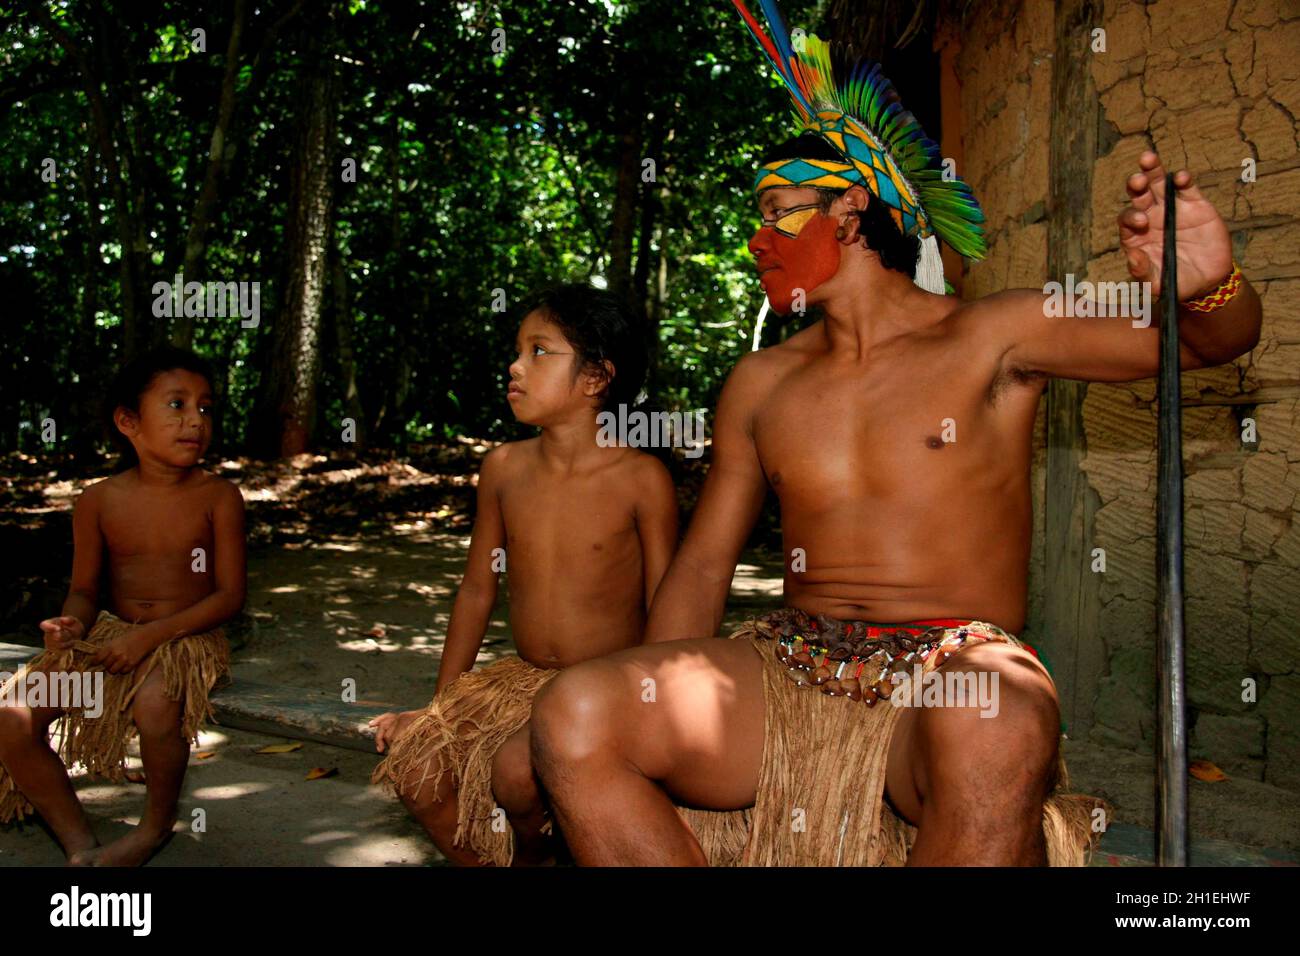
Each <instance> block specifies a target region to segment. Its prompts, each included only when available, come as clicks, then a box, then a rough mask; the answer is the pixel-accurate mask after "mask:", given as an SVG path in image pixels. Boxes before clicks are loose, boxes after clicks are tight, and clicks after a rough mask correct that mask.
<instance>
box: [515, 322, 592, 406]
mask: <svg viewBox="0 0 1300 956" xmlns="http://www.w3.org/2000/svg"><path fill="white" fill-rule="evenodd" d="M515 353H516V355H517V356H518V357H517V358H516V359H515V360H514V361H513V362H511V363H510V388H509V390H508V391H507V392H506V399H507V400H508V401H509V402H510V408H511V410H512V411H513V412H514V413H515V418H516V419H518V420H519V421H521V422H523V423H524V424H525V425H545V424H548V423H550V422H551V421H554V420H556V418H557V416H558V415H562V414H564V413H568V412H570V411H573V410H575V409H580V408H583V407H586V406H589V405H590V401H589V399H591V398H592V397H594V396H595V395H596V394H598V392H599V389H600V382H599V381H598V380H597V378H596V376H594V375H591V374H588V373H582V374H579V375H577V376H576V377H575V375H574V370H575V369H576V368H577V363H578V356H577V355H576V354H575V353H574V349H573V346H572V345H570V344H569V342H568V340H566V339H565V337H564V334H563V333H562V332H561V331H560V329H559V328H558V327H557V326H556V325H555V324H554V323H553V322H551V321H550V320H549V319H547V318H546V316H545V314H544V313H542V312H539V311H533V312H529V313H528V314H527V315H526V316H524V321H523V322H521V323H520V325H519V333H518V334H517V335H516V336H515Z"/></svg>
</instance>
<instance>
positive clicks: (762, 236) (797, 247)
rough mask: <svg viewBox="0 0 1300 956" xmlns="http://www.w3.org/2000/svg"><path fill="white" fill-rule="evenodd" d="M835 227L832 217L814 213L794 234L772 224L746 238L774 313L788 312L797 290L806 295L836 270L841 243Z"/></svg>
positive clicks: (838, 265)
mask: <svg viewBox="0 0 1300 956" xmlns="http://www.w3.org/2000/svg"><path fill="white" fill-rule="evenodd" d="M778 225H780V221H779V220H778ZM835 229H836V223H835V220H834V219H832V218H831V217H830V216H825V215H821V214H815V215H813V216H812V217H811V218H810V219H808V221H807V222H805V223H804V224H803V227H802V229H800V231H799V233H798V234H797V235H795V236H793V237H792V236H788V235H785V234H784V233H782V232H780V231H778V230H777V229H776V228H774V227H773V226H763V227H762V228H761V229H759V230H758V232H756V233H755V234H754V238H753V239H751V240H749V251H750V252H752V253H753V254H754V256H755V257H756V262H755V264H756V265H757V266H758V274H759V282H761V283H762V285H763V291H764V292H766V293H767V299H768V301H769V302H770V303H772V308H773V309H775V310H776V311H777V312H779V313H781V314H783V315H785V314H789V313H790V311H791V308H792V306H793V305H794V300H795V295H796V290H798V289H802V290H803V292H804V296H805V298H806V297H807V295H808V293H810V292H812V290H813V289H815V288H817V287H818V286H819V285H821V284H822V283H823V282H825V281H826V280H827V279H829V278H831V277H832V276H834V275H835V273H836V272H838V271H839V268H840V243H839V240H837V239H836V238H835Z"/></svg>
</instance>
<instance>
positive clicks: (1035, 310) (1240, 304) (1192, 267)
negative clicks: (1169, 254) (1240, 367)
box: [980, 152, 1262, 382]
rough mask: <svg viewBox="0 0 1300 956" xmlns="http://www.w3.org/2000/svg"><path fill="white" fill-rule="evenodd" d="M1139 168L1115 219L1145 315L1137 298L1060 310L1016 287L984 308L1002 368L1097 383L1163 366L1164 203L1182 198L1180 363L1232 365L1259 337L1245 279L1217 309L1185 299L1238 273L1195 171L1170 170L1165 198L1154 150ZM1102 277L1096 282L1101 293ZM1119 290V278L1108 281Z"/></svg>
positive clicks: (1145, 374)
mask: <svg viewBox="0 0 1300 956" xmlns="http://www.w3.org/2000/svg"><path fill="white" fill-rule="evenodd" d="M1138 162H1139V167H1140V169H1141V171H1140V172H1137V173H1134V174H1133V175H1132V176H1130V177H1129V178H1128V182H1127V187H1128V193H1129V200H1130V204H1129V206H1128V208H1127V209H1125V210H1124V212H1123V213H1122V214H1121V215H1120V217H1119V235H1120V245H1121V247H1122V248H1123V249H1124V252H1125V256H1126V259H1127V261H1128V268H1129V273H1130V274H1131V276H1132V278H1133V279H1134V280H1136V282H1137V283H1149V284H1150V285H1149V286H1148V288H1149V289H1150V297H1149V299H1145V301H1144V303H1143V304H1144V305H1145V307H1146V309H1147V310H1148V311H1146V313H1145V314H1144V315H1137V314H1136V313H1137V310H1136V308H1135V305H1136V303H1134V302H1133V301H1132V300H1133V298H1134V297H1133V296H1131V295H1128V296H1126V297H1125V299H1126V305H1127V308H1124V309H1122V310H1120V311H1121V314H1118V315H1116V314H1114V311H1113V310H1110V314H1107V310H1104V309H1103V308H1101V306H1102V305H1104V303H1101V302H1091V303H1089V304H1088V306H1087V308H1082V309H1081V308H1079V307H1078V305H1077V304H1073V305H1072V306H1071V308H1070V313H1069V314H1065V315H1062V314H1061V313H1060V308H1059V303H1058V304H1054V303H1053V302H1052V299H1053V296H1050V295H1048V294H1047V293H1046V292H1042V293H1040V292H1037V291H1030V290H1014V291H1010V292H1006V293H1002V294H1001V295H997V296H991V297H989V298H988V299H986V300H982V301H981V310H980V311H981V312H982V313H984V314H985V317H986V318H987V319H988V320H990V321H991V322H993V323H996V324H998V325H999V327H1000V329H1001V334H1002V338H1003V341H1005V342H1006V343H1007V346H1006V351H1005V352H1004V354H1003V362H1002V364H1003V367H1004V368H1005V369H1007V370H1008V371H1015V372H1019V373H1022V374H1023V373H1030V374H1041V375H1050V376H1055V377H1058V378H1073V379H1082V380H1085V381H1092V382H1126V381H1132V380H1134V379H1140V378H1150V377H1152V376H1154V375H1155V374H1156V371H1157V369H1158V367H1159V360H1158V356H1159V350H1160V330H1159V328H1158V326H1157V324H1156V323H1154V322H1152V321H1151V320H1152V318H1153V317H1155V312H1156V309H1155V304H1156V297H1157V296H1158V295H1159V294H1160V289H1161V275H1160V267H1161V261H1162V252H1163V249H1164V205H1165V203H1167V202H1173V201H1176V202H1177V203H1178V219H1177V229H1178V232H1177V236H1178V286H1179V287H1178V291H1177V295H1178V301H1179V302H1180V303H1184V305H1182V306H1180V308H1179V314H1178V337H1179V353H1180V355H1179V365H1180V367H1181V368H1182V369H1183V370H1184V371H1186V370H1188V369H1196V368H1205V367H1208V366H1212V365H1222V364H1224V363H1225V362H1230V361H1232V360H1233V359H1234V358H1236V357H1237V356H1238V355H1242V354H1244V353H1245V352H1248V351H1249V350H1250V349H1252V348H1254V347H1255V345H1256V343H1258V341H1259V332H1260V324H1261V321H1262V310H1261V307H1260V301H1259V296H1258V295H1257V294H1256V293H1255V290H1254V289H1253V288H1251V286H1250V283H1249V282H1247V281H1246V280H1245V279H1244V278H1242V279H1241V280H1240V282H1239V285H1238V287H1237V288H1236V291H1235V293H1232V294H1231V295H1230V296H1228V295H1226V294H1223V295H1221V296H1220V298H1221V299H1226V302H1225V303H1224V304H1222V305H1221V306H1219V307H1217V308H1214V309H1213V310H1212V311H1208V312H1201V311H1193V310H1192V309H1189V308H1187V307H1186V305H1185V303H1186V302H1187V301H1188V300H1194V299H1200V298H1201V297H1203V296H1205V295H1207V294H1208V293H1210V292H1212V291H1214V290H1215V289H1216V287H1218V286H1219V285H1220V283H1222V282H1224V280H1225V279H1227V278H1228V277H1229V276H1230V275H1231V274H1232V270H1233V264H1232V243H1231V240H1230V239H1229V236H1228V229H1227V226H1225V225H1224V222H1223V219H1222V218H1221V217H1220V216H1219V213H1218V211H1217V210H1215V208H1214V206H1213V205H1212V204H1211V203H1210V202H1209V201H1208V200H1206V199H1205V198H1204V197H1203V196H1202V195H1201V193H1200V191H1199V190H1198V189H1197V188H1196V185H1195V184H1194V183H1193V182H1192V176H1191V173H1189V172H1187V171H1186V170H1179V171H1178V173H1177V174H1175V176H1174V186H1175V191H1176V193H1177V198H1176V200H1175V198H1174V197H1172V196H1166V195H1165V171H1164V169H1163V168H1162V167H1161V166H1160V159H1159V157H1157V156H1156V154H1155V153H1152V152H1147V153H1144V154H1143V155H1142V157H1141V158H1140V159H1139V161H1138ZM1102 285H1103V284H1102V283H1099V284H1098V286H1097V288H1098V290H1100V289H1101V287H1102ZM1105 285H1107V287H1114V286H1116V285H1118V283H1106V284H1105Z"/></svg>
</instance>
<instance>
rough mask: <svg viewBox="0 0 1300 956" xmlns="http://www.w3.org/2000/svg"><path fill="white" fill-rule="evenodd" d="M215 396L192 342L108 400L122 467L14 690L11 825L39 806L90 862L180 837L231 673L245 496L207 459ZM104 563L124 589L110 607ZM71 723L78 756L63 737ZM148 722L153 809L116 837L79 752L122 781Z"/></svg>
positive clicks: (78, 519) (112, 592) (133, 861)
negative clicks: (96, 825)
mask: <svg viewBox="0 0 1300 956" xmlns="http://www.w3.org/2000/svg"><path fill="white" fill-rule="evenodd" d="M212 403H213V396H212V375H211V373H210V371H209V370H208V367H207V364H206V363H205V362H204V361H203V360H202V359H200V358H199V357H198V356H197V355H195V354H194V353H192V352H187V351H184V350H182V349H174V348H162V349H157V350H155V351H152V352H149V353H148V354H145V355H143V356H141V357H140V358H138V359H136V360H135V361H133V362H131V363H129V364H128V365H127V366H126V367H125V368H124V369H122V371H121V372H120V373H119V375H118V376H117V379H116V381H115V383H114V387H113V391H112V393H111V394H110V396H109V403H108V409H109V413H110V415H111V418H112V428H113V434H114V438H115V439H117V440H118V442H119V444H120V445H121V446H122V462H121V466H122V470H120V471H119V472H118V473H117V474H115V475H114V476H113V477H111V478H108V479H105V480H104V481H100V482H96V483H95V484H93V485H91V486H90V487H88V488H87V489H86V490H85V491H84V492H83V493H82V495H81V497H80V498H79V499H78V500H77V504H76V507H75V508H74V510H73V514H72V537H73V556H72V583H71V586H70V587H69V589H68V596H67V599H66V600H65V601H64V602H63V613H62V616H60V617H55V618H50V619H49V620H46V621H42V622H41V630H42V631H44V636H45V651H44V652H43V653H41V654H39V655H37V657H35V658H34V659H33V660H32V661H31V662H30V663H28V664H27V665H25V666H24V667H23V668H21V669H20V670H19V672H18V673H17V674H15V675H14V676H13V678H12V679H11V680H10V681H9V682H7V684H6V686H5V687H4V688H3V690H2V691H0V702H3V703H4V706H0V822H9V821H11V820H13V819H15V818H18V819H21V818H22V817H23V816H24V815H25V814H27V813H31V812H32V811H33V809H34V810H35V811H36V812H37V813H39V814H40V816H41V817H42V818H43V819H44V820H45V822H46V823H47V824H48V825H49V827H50V828H51V829H52V830H53V831H54V835H55V837H57V838H58V840H59V842H60V843H61V844H62V846H63V850H64V852H65V853H66V854H67V856H68V862H69V863H71V864H74V865H77V864H88V865H100V866H137V865H139V864H142V863H144V862H145V861H146V860H147V859H148V858H149V857H150V856H151V855H152V854H153V853H154V851H155V850H157V849H158V848H159V847H160V846H161V844H162V843H163V841H165V840H166V839H167V838H168V836H170V834H171V832H172V826H173V824H174V823H175V821H176V807H177V800H178V799H179V796H180V790H181V783H182V781H183V780H184V777H185V768H186V765H187V763H188V761H189V754H190V741H191V740H195V739H197V733H198V726H199V723H200V722H201V721H202V720H203V719H205V718H207V717H210V716H211V708H210V706H209V703H208V693H209V691H211V690H212V688H213V686H214V685H215V684H216V683H217V681H218V680H219V679H221V678H223V677H225V676H226V674H227V666H228V663H229V658H230V651H229V647H228V645H227V644H226V639H225V637H224V636H223V634H222V632H221V631H220V629H219V626H220V625H221V624H222V623H224V622H225V621H228V620H230V619H231V618H232V617H234V616H235V615H236V614H238V613H239V611H240V609H241V608H242V607H243V606H244V591H245V566H244V503H243V499H242V498H241V497H240V494H239V491H238V489H236V488H235V486H234V485H232V484H231V483H230V482H228V481H224V480H223V479H220V478H217V477H215V476H214V475H211V474H208V473H207V472H205V471H203V470H202V469H201V468H199V466H198V463H199V461H200V459H202V457H203V454H204V452H205V451H206V450H207V448H208V444H209V442H210V441H211V439H212ZM101 572H106V577H107V582H108V595H107V600H106V601H105V602H104V605H103V608H102V609H100V610H99V613H98V616H96V610H97V609H99V608H100V607H101V605H100V593H99V582H100V575H101ZM86 674H89V677H91V678H94V680H90V679H88V678H86V679H83V675H86ZM56 675H63V676H65V677H66V676H71V677H75V678H76V680H75V685H76V686H86V687H90V688H93V689H94V692H93V693H90V694H88V695H75V696H77V697H83V696H89V697H95V698H97V699H95V700H87V699H79V700H51V699H48V698H47V695H46V694H45V693H39V694H38V693H34V691H35V690H36V688H37V685H42V686H44V687H45V688H51V687H60V686H62V687H64V688H68V687H72V686H73V684H74V682H72V681H68V680H55V679H53V678H54V677H55V676H56ZM101 675H102V677H101ZM101 680H102V683H100V681H101ZM29 692H32V693H29ZM64 696H72V695H66V694H65V695H64ZM33 702H34V704H35V705H34V706H29V703H33ZM59 719H62V726H63V729H62V742H61V744H60V748H59V749H60V752H61V755H62V760H60V757H59V755H56V754H55V752H54V751H53V750H52V749H51V748H50V743H49V730H50V725H51V724H52V723H53V722H54V721H56V720H59ZM136 734H138V735H139V738H140V757H141V760H142V761H143V763H144V774H145V788H146V796H145V810H144V814H143V816H142V817H141V818H140V823H139V825H138V826H136V827H135V828H134V829H133V830H132V831H131V832H130V833H129V834H127V835H125V836H123V837H122V838H120V839H118V840H116V841H114V842H112V843H109V844H108V845H107V846H100V845H99V842H98V841H97V840H96V838H95V833H94V831H93V830H92V828H91V825H90V821H89V820H88V819H87V817H86V812H85V809H84V808H83V807H82V805H81V803H80V801H79V800H78V799H77V795H76V792H75V791H74V790H73V787H72V782H71V780H70V779H69V777H68V773H67V770H66V769H65V767H64V764H65V763H66V765H67V767H69V768H70V767H72V766H73V765H74V764H78V763H79V764H83V765H84V766H85V767H86V769H87V770H88V771H89V772H91V773H93V774H97V775H103V776H107V777H109V778H110V779H112V780H121V779H123V778H124V777H125V775H126V748H127V743H128V742H129V741H130V739H131V738H132V737H133V736H135V735H136Z"/></svg>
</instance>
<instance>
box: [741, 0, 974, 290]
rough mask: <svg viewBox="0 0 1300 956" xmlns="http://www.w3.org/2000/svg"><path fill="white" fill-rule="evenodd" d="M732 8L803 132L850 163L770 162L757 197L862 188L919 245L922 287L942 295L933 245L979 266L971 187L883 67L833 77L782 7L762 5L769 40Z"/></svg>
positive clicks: (817, 45)
mask: <svg viewBox="0 0 1300 956" xmlns="http://www.w3.org/2000/svg"><path fill="white" fill-rule="evenodd" d="M732 2H733V3H734V4H735V5H736V9H737V10H738V11H740V15H741V17H743V18H744V21H745V25H746V26H747V27H749V32H750V33H751V34H753V37H754V39H755V40H756V41H757V42H758V45H759V47H760V48H761V49H762V50H763V52H764V53H765V54H766V55H767V58H768V60H769V61H770V62H771V64H772V67H773V68H774V69H775V70H776V72H777V75H778V76H780V78H781V80H782V82H784V83H785V86H786V88H787V90H788V91H789V93H790V97H791V99H793V100H794V107H795V111H796V112H797V114H798V118H799V122H800V125H801V126H802V127H803V129H804V130H807V131H809V132H813V133H816V134H818V135H820V136H821V137H822V138H823V139H824V140H826V141H827V142H828V143H830V144H831V145H832V146H833V147H835V150H836V151H837V152H838V153H839V154H840V155H841V156H842V157H843V158H844V162H842V163H837V162H831V161H827V160H824V159H797V158H796V159H783V160H777V161H775V162H771V163H767V164H766V165H764V166H763V167H762V168H760V169H759V171H758V175H757V176H756V178H755V180H754V190H755V192H762V191H763V190H765V189H771V188H773V187H776V186H813V187H818V188H822V189H847V188H848V187H850V186H853V185H861V186H864V187H865V188H867V189H868V190H870V191H871V193H872V194H873V195H874V196H876V197H877V198H878V199H880V201H881V202H883V203H884V204H885V205H886V206H888V207H889V212H890V214H891V216H892V217H893V219H894V223H895V224H896V225H897V226H898V228H899V230H900V231H901V232H902V233H903V235H905V236H918V237H919V238H920V239H921V255H920V259H919V260H918V263H917V269H916V284H917V285H919V286H921V287H922V288H924V289H926V290H928V291H930V292H936V293H939V294H943V292H944V281H943V260H942V259H941V258H940V256H939V244H938V241H937V239H942V240H943V241H944V242H946V243H948V245H950V246H952V247H953V249H955V250H957V252H959V253H961V255H963V256H966V257H967V258H971V259H982V258H983V257H984V255H985V253H986V252H987V246H986V245H985V242H984V229H983V225H982V224H983V222H984V213H983V212H981V211H980V207H979V203H977V202H976V201H975V197H974V195H973V194H972V193H971V190H970V187H969V186H968V185H966V183H964V182H962V181H961V180H960V179H957V178H955V177H951V178H949V177H946V176H945V171H944V167H943V160H942V157H941V156H940V155H939V147H938V146H937V145H935V143H934V141H933V140H931V139H929V138H928V137H927V136H926V135H925V131H924V130H923V129H921V124H920V123H918V122H917V121H916V117H914V116H913V115H912V114H911V113H909V112H908V111H907V110H905V109H903V105H902V103H901V102H899V98H898V93H897V92H896V91H895V90H894V86H893V84H892V83H890V82H889V80H887V79H886V78H885V77H884V75H883V74H882V73H881V72H880V64H878V63H873V62H871V61H868V60H859V61H858V62H857V63H856V64H854V65H853V66H852V67H850V68H849V69H848V70H845V71H841V73H842V74H844V75H841V76H839V77H837V76H836V75H835V74H836V71H835V68H834V66H833V64H832V58H831V47H830V44H829V43H826V42H825V41H823V40H820V39H818V38H817V37H815V36H811V35H807V36H804V37H802V38H800V39H799V40H798V41H797V48H796V43H792V42H791V39H790V33H789V31H788V30H787V28H786V25H785V20H784V19H783V18H782V16H781V11H780V9H779V8H778V7H777V5H776V0H758V5H759V9H760V10H761V11H762V13H763V17H764V19H765V20H766V21H767V30H766V31H765V30H764V29H763V25H762V24H761V23H760V22H759V21H758V20H757V19H756V18H755V17H754V15H753V14H752V13H750V12H749V10H748V8H746V6H745V4H744V2H743V0H732ZM936 237H937V238H936Z"/></svg>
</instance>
